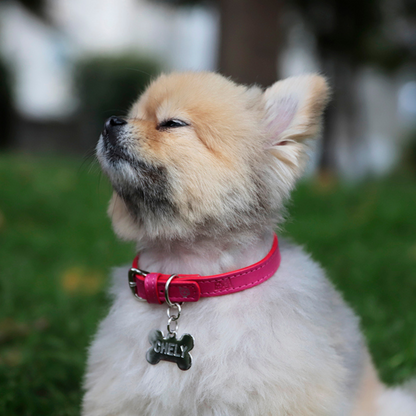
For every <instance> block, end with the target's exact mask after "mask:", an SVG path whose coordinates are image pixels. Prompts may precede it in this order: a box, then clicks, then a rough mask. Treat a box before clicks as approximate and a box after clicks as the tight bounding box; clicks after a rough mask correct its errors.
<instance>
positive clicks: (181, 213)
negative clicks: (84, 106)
mask: <svg viewBox="0 0 416 416" xmlns="http://www.w3.org/2000/svg"><path fill="white" fill-rule="evenodd" d="M329 95H330V92H329V88H328V85H327V82H326V80H325V79H324V78H323V77H322V76H320V75H314V74H312V75H304V76H298V77H292V78H288V79H285V80H282V81H279V82H277V83H275V84H274V85H272V86H271V87H269V88H267V89H266V90H265V91H262V90H261V89H260V88H258V87H256V86H251V87H247V86H243V85H238V84H236V83H234V82H232V81H231V80H229V79H227V78H225V77H223V76H221V75H219V74H215V73H209V72H200V73H192V72H188V73H172V74H169V75H161V76H160V77H158V78H157V79H156V80H155V81H153V82H152V83H151V84H150V86H149V87H148V89H147V90H146V91H145V92H144V93H143V94H142V95H141V96H140V97H139V99H138V101H137V102H136V103H135V104H134V105H133V106H132V108H131V110H130V113H129V115H128V117H127V118H120V117H111V118H110V119H108V120H107V122H106V124H105V128H104V131H103V133H102V135H101V137H100V140H99V142H98V145H97V156H98V159H99V162H100V164H101V166H102V169H103V171H104V172H105V174H106V175H107V176H108V177H109V179H110V181H111V183H112V186H113V189H114V193H113V196H112V199H111V201H110V205H109V209H108V213H109V215H110V217H111V218H112V223H113V227H114V230H115V232H116V234H117V235H118V236H119V237H120V238H122V239H124V240H130V241H135V242H136V243H137V251H138V253H139V257H138V258H136V260H135V264H133V267H128V268H121V269H117V270H116V271H115V273H114V281H113V286H112V289H111V294H112V296H113V298H114V301H113V305H112V308H111V310H110V313H109V315H108V316H107V317H106V318H105V319H104V320H103V322H101V325H100V327H99V330H98V333H97V335H96V337H95V339H94V341H93V343H92V345H91V347H90V351H89V359H88V369H87V373H86V377H85V389H86V394H85V396H84V400H83V405H82V414H83V415H84V416H110V415H111V416H137V415H146V416H156V415H158V416H159V415H170V416H188V415H198V416H205V415H212V416H214V415H216V416H219V415H221V416H231V415H250V416H251V415H253V416H254V415H262V416H265V415H273V416H415V415H416V399H415V397H413V396H412V395H411V394H410V393H409V394H408V393H406V392H405V391H404V390H400V389H388V388H387V387H385V386H384V385H383V384H382V383H381V382H380V381H379V379H378V377H377V374H376V371H375V369H374V367H373V364H372V362H371V358H370V356H369V354H368V351H367V348H366V346H365V342H364V339H363V336H362V334H361V332H360V329H359V322H358V318H357V317H356V316H355V315H354V313H353V312H352V310H351V309H350V308H349V307H348V306H347V305H346V304H345V303H344V301H343V299H342V298H341V296H340V295H339V294H338V293H337V292H336V291H335V289H334V288H333V286H332V285H331V283H330V282H329V281H328V280H327V279H326V277H325V274H324V272H323V271H322V269H321V268H320V267H319V266H318V265H317V264H316V263H315V262H314V261H313V260H311V258H310V257H309V256H308V254H306V253H304V252H303V250H302V249H301V248H299V247H297V246H295V245H292V244H291V243H288V242H285V241H279V242H277V237H276V236H275V235H274V231H273V230H274V229H275V228H276V227H278V226H279V225H280V224H282V222H283V220H284V218H285V209H284V203H285V201H286V200H287V199H288V198H289V195H290V191H291V190H292V189H293V188H294V186H295V182H296V180H297V179H298V178H299V177H300V176H301V175H302V173H303V170H304V168H305V163H306V161H307V153H308V152H307V149H308V141H310V140H311V139H314V138H316V137H318V136H319V133H320V130H321V118H322V113H323V110H324V108H325V106H326V103H327V101H328V99H329ZM146 271H149V272H146ZM207 276H209V278H207ZM218 276H220V277H218ZM143 298H144V299H143ZM143 300H147V302H146V301H144V302H143ZM164 300H166V304H167V305H166V304H164ZM190 300H191V301H190ZM179 301H183V302H184V303H182V304H180V303H179ZM167 307H168V317H169V320H168V317H167V316H166V308H167ZM179 316H180V319H179ZM167 321H168V322H167ZM178 324H180V328H179V326H178ZM165 328H166V329H165ZM178 367H179V368H178ZM181 370H183V371H181Z"/></svg>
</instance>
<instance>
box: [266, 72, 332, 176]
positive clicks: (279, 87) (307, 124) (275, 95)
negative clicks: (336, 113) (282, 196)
mask: <svg viewBox="0 0 416 416" xmlns="http://www.w3.org/2000/svg"><path fill="white" fill-rule="evenodd" d="M329 93H330V92H329V87H328V85H327V83H326V81H325V78H323V77H321V76H319V75H303V76H297V77H291V78H287V79H285V80H283V81H279V82H276V83H275V84H273V85H272V86H271V87H269V88H268V89H267V90H266V91H265V92H264V95H263V100H264V106H265V107H264V108H265V116H264V117H265V119H264V120H263V122H264V126H265V128H266V135H267V137H266V146H267V150H268V151H270V152H271V153H272V154H273V155H274V156H275V157H276V158H277V159H278V162H279V164H282V163H283V164H284V165H285V166H282V168H284V170H287V168H289V171H288V172H287V173H288V174H289V173H290V175H289V176H291V177H292V178H290V177H288V178H287V179H288V180H289V179H296V178H298V177H299V176H300V175H301V174H302V173H303V169H304V165H305V161H306V159H307V158H306V155H307V153H306V146H305V140H306V139H311V138H316V137H317V136H318V135H319V133H320V130H321V118H322V112H323V110H324V108H325V105H326V104H327V102H328V99H329V95H330V94H329ZM292 182H293V181H292Z"/></svg>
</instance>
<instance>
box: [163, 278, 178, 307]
mask: <svg viewBox="0 0 416 416" xmlns="http://www.w3.org/2000/svg"><path fill="white" fill-rule="evenodd" d="M175 277H178V276H177V275H176V274H172V275H171V276H170V277H169V279H168V280H166V283H165V301H166V303H167V304H168V306H169V308H172V307H173V306H175V305H177V303H172V302H171V300H170V298H169V286H170V282H171V281H172V280H173V279H174V278H175Z"/></svg>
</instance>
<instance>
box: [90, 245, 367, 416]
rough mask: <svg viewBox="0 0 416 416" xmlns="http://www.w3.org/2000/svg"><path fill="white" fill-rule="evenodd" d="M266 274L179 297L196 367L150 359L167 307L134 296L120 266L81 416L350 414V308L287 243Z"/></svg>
mask: <svg viewBox="0 0 416 416" xmlns="http://www.w3.org/2000/svg"><path fill="white" fill-rule="evenodd" d="M281 253H282V263H281V266H280V268H279V270H278V271H277V273H276V275H275V276H273V277H272V278H271V279H270V280H269V281H267V282H265V283H263V284H261V285H260V286H257V287H254V288H252V289H249V290H246V291H243V292H240V293H236V294H233V295H228V296H222V297H216V298H209V299H202V300H200V301H199V302H197V303H195V304H186V305H184V307H183V314H182V316H181V321H180V324H181V328H180V332H179V336H180V335H181V334H182V333H185V332H186V333H190V334H192V335H193V336H194V338H195V347H194V349H193V351H192V356H193V366H192V368H191V369H190V370H189V371H186V372H183V371H181V370H179V369H178V368H177V366H176V365H175V364H173V363H169V362H163V361H161V362H160V363H159V364H157V365H155V366H153V365H150V364H149V363H148V362H147V361H146V358H145V355H146V351H147V350H148V348H149V347H150V345H149V342H148V334H149V332H150V331H151V330H153V329H161V330H163V331H165V327H166V308H165V306H160V305H149V304H146V303H140V302H137V301H136V300H135V299H134V298H133V297H132V295H131V292H130V290H129V288H128V286H127V280H126V279H127V277H126V276H127V269H119V270H117V271H116V273H115V281H114V288H113V293H114V295H115V299H114V304H113V306H112V308H111V311H110V313H109V315H108V316H107V318H106V319H105V320H104V321H103V322H102V323H101V325H100V329H99V332H98V334H97V336H96V338H95V341H94V342H93V344H92V346H91V349H90V357H89V364H88V372H87V376H86V389H87V394H86V396H85V399H84V409H83V414H84V415H85V416H87V415H88V416H93V415H97V416H98V415H99V416H105V415H123V416H133V415H136V416H137V415H149V416H150V415H162V414H164V415H171V416H179V415H180V416H185V415H198V416H203V415H223V416H224V415H274V416H283V415H296V416H306V415H310V416H312V415H315V416H316V415H322V416H345V415H349V414H350V411H351V410H350V408H351V406H352V403H353V397H354V395H355V394H356V392H355V390H354V388H353V387H352V386H354V385H355V386H356V385H357V380H358V379H359V378H360V377H361V372H362V367H363V361H364V357H365V347H364V345H363V342H362V339H361V335H360V332H359V329H358V321H357V319H356V317H355V316H354V314H353V313H352V311H351V310H350V309H349V308H348V307H347V306H346V305H345V304H344V302H343V301H342V299H341V298H340V296H339V295H338V294H337V293H336V292H335V290H334V289H333V288H332V286H331V284H330V283H329V282H328V281H327V280H326V279H325V277H324V275H323V272H322V270H321V269H320V268H319V267H318V266H317V265H316V264H315V263H314V262H313V261H312V260H310V258H309V257H308V256H307V255H306V254H304V253H303V252H302V251H301V249H299V248H297V247H294V246H286V245H285V244H283V245H281Z"/></svg>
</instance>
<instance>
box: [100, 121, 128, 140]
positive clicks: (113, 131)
mask: <svg viewBox="0 0 416 416" xmlns="http://www.w3.org/2000/svg"><path fill="white" fill-rule="evenodd" d="M124 124H127V121H126V120H124V119H123V118H120V117H116V116H111V117H110V118H108V119H107V121H106V122H105V124H104V131H103V135H104V136H105V137H106V138H107V139H108V140H109V141H110V142H111V143H112V144H115V142H116V141H117V133H118V132H117V130H118V129H117V127H119V126H123V125H124Z"/></svg>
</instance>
